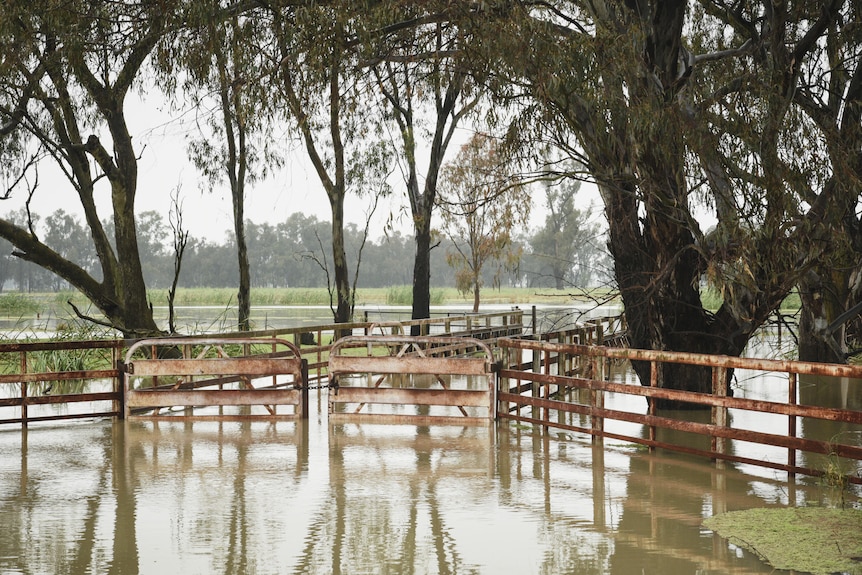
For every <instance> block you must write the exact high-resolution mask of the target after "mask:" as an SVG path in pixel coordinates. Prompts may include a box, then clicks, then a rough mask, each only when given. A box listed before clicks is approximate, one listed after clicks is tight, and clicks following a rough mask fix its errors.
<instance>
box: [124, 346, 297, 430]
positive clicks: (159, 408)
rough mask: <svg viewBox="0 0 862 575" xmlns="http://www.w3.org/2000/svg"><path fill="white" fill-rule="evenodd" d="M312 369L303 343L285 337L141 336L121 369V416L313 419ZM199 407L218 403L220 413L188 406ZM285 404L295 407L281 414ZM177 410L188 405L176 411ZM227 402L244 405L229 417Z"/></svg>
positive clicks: (150, 417)
mask: <svg viewBox="0 0 862 575" xmlns="http://www.w3.org/2000/svg"><path fill="white" fill-rule="evenodd" d="M252 348H254V351H255V353H253V354H252ZM262 349H263V350H267V349H268V351H262ZM307 369H308V363H307V362H306V361H305V360H304V359H302V357H301V353H300V351H299V348H297V347H296V346H295V345H294V344H292V343H290V342H289V341H286V340H283V339H277V338H269V339H253V338H159V339H147V340H142V341H138V342H136V343H135V344H134V345H132V346H131V347H130V348H129V350H128V351H127V352H126V357H125V361H124V362H123V363H122V364H121V366H120V370H121V371H122V372H123V401H124V410H123V414H124V417H126V418H127V419H129V418H136V419H144V418H145V419H166V418H171V419H176V418H178V417H180V418H185V419H195V420H207V419H210V420H212V419H216V420H219V421H222V420H225V419H257V420H259V419H273V420H274V419H288V418H290V419H308V385H307V383H306V380H307V379H308V375H307ZM196 406H202V407H212V406H218V413H216V414H204V415H199V414H197V413H195V412H194V410H192V409H189V408H194V407H196ZM282 406H292V408H293V409H292V412H291V413H284V411H279V408H281V407H282ZM177 407H181V408H184V410H183V411H180V412H176V411H173V410H172V409H171V408H177ZM226 407H227V408H237V407H245V408H247V409H246V410H244V411H237V410H231V413H228V414H226V413H224V408H226ZM165 408H167V409H169V411H168V413H167V414H165V412H164V411H163V410H164V409H165ZM253 408H256V409H258V412H257V413H255V412H253V411H252V409H253ZM264 410H265V411H264Z"/></svg>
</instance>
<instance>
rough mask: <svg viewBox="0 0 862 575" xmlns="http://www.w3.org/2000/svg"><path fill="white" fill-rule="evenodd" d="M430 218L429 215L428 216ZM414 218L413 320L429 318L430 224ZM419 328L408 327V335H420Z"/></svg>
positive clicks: (415, 326)
mask: <svg viewBox="0 0 862 575" xmlns="http://www.w3.org/2000/svg"><path fill="white" fill-rule="evenodd" d="M429 216H430V214H429ZM429 220H430V217H429V218H424V217H423V218H414V224H413V225H414V230H415V233H416V236H415V241H416V256H415V258H414V260H413V310H412V313H411V317H412V318H413V319H426V318H428V317H431V222H430V221H429ZM420 332H421V326H418V325H414V326H411V327H410V335H420Z"/></svg>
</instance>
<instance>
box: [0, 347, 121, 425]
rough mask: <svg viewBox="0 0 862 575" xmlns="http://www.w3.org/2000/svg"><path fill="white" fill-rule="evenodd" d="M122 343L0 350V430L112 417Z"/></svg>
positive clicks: (118, 411) (118, 401)
mask: <svg viewBox="0 0 862 575" xmlns="http://www.w3.org/2000/svg"><path fill="white" fill-rule="evenodd" d="M124 347H125V343H124V342H123V341H122V340H107V341H50V342H27V343H4V344H0V370H2V373H0V424H10V423H16V424H19V425H21V426H23V427H26V426H27V425H28V424H30V423H37V422H51V421H57V420H69V419H86V418H93V417H117V416H120V415H122V405H121V399H122V392H121V391H120V387H119V378H118V374H119V372H118V371H117V368H116V365H117V361H118V360H119V358H120V357H121V353H122V351H123V349H124Z"/></svg>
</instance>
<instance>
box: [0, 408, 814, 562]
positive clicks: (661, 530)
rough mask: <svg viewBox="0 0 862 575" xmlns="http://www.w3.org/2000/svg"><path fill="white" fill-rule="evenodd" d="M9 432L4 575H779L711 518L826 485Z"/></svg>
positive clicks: (3, 476)
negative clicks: (733, 542) (731, 541)
mask: <svg viewBox="0 0 862 575" xmlns="http://www.w3.org/2000/svg"><path fill="white" fill-rule="evenodd" d="M315 415H316V417H313V418H312V420H311V421H309V422H307V423H305V424H297V423H293V422H279V423H276V424H271V423H254V424H252V423H223V424H218V423H206V422H196V423H194V424H192V423H183V422H176V423H174V422H169V423H164V422H162V423H122V422H120V423H114V424H111V423H99V424H82V425H67V426H64V427H57V428H41V429H33V430H31V431H29V432H23V433H22V432H20V431H14V432H12V431H9V432H3V433H0V513H2V517H3V521H2V523H0V572H2V573H21V574H29V573H69V574H73V573H74V574H79V573H115V574H138V573H141V574H145V573H157V574H160V575H161V574H162V573H179V572H182V573H229V574H231V573H235V574H246V573H256V574H263V573H311V574H318V573H320V574H322V573H327V574H328V573H332V574H339V573H344V574H354V573H398V574H402V573H403V574H428V573H436V574H457V573H494V574H497V573H504V574H505V573H517V574H530V573H535V574H545V573H554V574H559V573H577V574H593V573H595V574H598V573H602V574H604V573H619V574H623V573H634V572H637V573H661V574H674V573H695V572H698V573H769V572H771V570H770V569H769V568H768V567H767V566H766V565H764V564H762V563H761V562H760V561H759V560H757V559H756V558H754V557H751V556H750V555H748V554H746V553H743V552H742V551H740V550H738V549H736V548H733V547H730V546H728V545H727V543H726V542H724V541H723V540H721V539H719V538H717V537H715V536H713V535H712V534H711V533H710V532H708V531H704V530H702V529H701V527H700V523H701V521H702V518H703V517H706V516H709V515H712V514H713V513H714V512H720V511H725V510H733V509H743V508H749V507H754V506H763V505H787V504H805V503H806V502H810V501H818V500H819V499H821V496H822V493H823V490H822V488H821V487H820V486H818V485H817V484H814V483H812V484H803V483H800V485H799V486H797V488H796V489H794V490H793V491H790V490H788V486H787V484H786V482H785V481H784V480H783V478H774V479H770V478H764V477H758V476H753V475H748V474H745V473H743V472H741V471H740V470H739V469H735V468H734V467H732V466H728V468H727V469H724V470H722V469H719V468H717V467H716V466H714V465H711V464H710V463H709V462H706V461H702V460H699V459H694V458H691V457H687V456H683V455H668V454H651V453H648V452H646V451H643V450H641V449H639V448H636V447H635V446H632V445H628V444H619V443H614V442H613V441H607V442H606V443H605V445H604V446H603V447H602V446H601V444H598V443H596V444H593V443H591V442H590V441H589V440H581V439H576V438H572V437H570V436H568V435H566V434H561V433H556V432H551V433H540V432H534V431H532V430H529V429H525V428H519V427H517V426H512V427H508V426H507V427H498V428H495V427H491V428H482V427H479V428H457V427H439V428H438V427H435V428H428V427H415V426H414V427H411V426H378V425H355V424H345V425H329V424H328V423H327V422H326V417H325V413H321V412H320V408H319V407H318V411H317V412H316V414H315Z"/></svg>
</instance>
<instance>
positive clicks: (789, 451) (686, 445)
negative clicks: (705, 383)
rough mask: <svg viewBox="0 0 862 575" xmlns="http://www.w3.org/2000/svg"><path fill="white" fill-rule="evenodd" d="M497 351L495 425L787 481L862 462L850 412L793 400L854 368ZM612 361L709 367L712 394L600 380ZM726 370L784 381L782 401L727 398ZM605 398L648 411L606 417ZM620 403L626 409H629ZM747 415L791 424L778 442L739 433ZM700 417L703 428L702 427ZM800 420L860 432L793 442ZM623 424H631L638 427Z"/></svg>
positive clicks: (602, 350)
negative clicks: (750, 469) (525, 426)
mask: <svg viewBox="0 0 862 575" xmlns="http://www.w3.org/2000/svg"><path fill="white" fill-rule="evenodd" d="M498 345H499V346H500V348H501V349H502V351H503V365H504V367H503V369H501V370H500V374H499V380H498V381H499V383H498V386H499V389H498V394H497V397H498V402H499V403H498V407H497V411H498V417H500V418H504V419H512V420H516V421H522V422H526V423H533V424H539V425H543V426H548V427H555V428H560V429H565V430H569V431H574V432H579V433H584V434H589V435H592V436H593V437H595V438H603V437H608V438H613V439H616V440H622V441H627V442H631V443H637V444H642V445H646V446H648V447H649V448H651V449H653V448H664V449H670V450H675V451H680V452H685V453H690V454H695V455H700V456H705V457H709V458H711V459H714V460H717V461H730V462H735V463H741V464H749V465H757V466H761V467H767V468H771V469H779V470H782V471H786V472H787V473H788V474H790V475H791V476H792V475H794V474H796V473H802V474H807V475H815V476H817V475H823V474H824V473H825V469H826V467H827V466H829V465H830V461H829V460H830V459H835V458H838V459H846V460H852V461H862V442H860V438H862V411H858V410H854V409H849V408H846V407H834V406H821V405H804V404H802V403H801V402H800V401H799V398H798V382H797V379H798V377H799V376H826V377H829V378H845V379H847V378H850V379H854V380H858V379H862V367H860V366H850V365H830V364H821V363H808V362H798V361H786V360H770V359H749V358H739V357H728V356H709V355H701V354H691V353H675V352H664V351H650V350H634V349H623V348H610V347H601V346H587V345H578V344H573V343H551V342H541V341H530V340H527V339H502V340H500V341H499V342H498ZM524 353H529V354H531V355H532V358H533V361H532V362H528V363H524V362H522V361H521V360H520V358H521V357H522V356H523V354H524ZM611 360H639V361H647V362H650V363H651V365H652V370H651V372H652V373H653V374H655V373H657V371H658V370H659V369H661V365H662V364H664V363H669V362H674V363H687V364H692V365H701V366H708V367H710V368H711V369H712V373H713V377H712V380H713V393H694V392H687V391H677V390H672V389H661V388H658V387H655V383H654V382H652V385H646V386H642V385H637V384H627V383H615V382H610V381H606V377H605V376H606V369H605V368H606V366H607V362H609V361H611ZM572 366H576V367H572ZM731 369H733V370H749V371H751V372H755V373H757V372H768V373H773V374H782V375H783V376H784V377H785V378H786V388H785V392H784V397H785V398H786V399H784V400H781V401H776V400H768V399H757V398H746V397H729V396H727V395H726V394H725V390H726V386H725V385H724V382H725V381H726V374H727V370H731ZM608 397H615V398H617V399H619V398H621V397H638V398H644V400H645V401H644V403H642V404H640V405H641V407H643V406H649V407H648V408H647V409H645V410H644V409H641V410H639V411H632V409H631V408H630V409H621V408H612V407H609V406H608V405H606V399H607V398H608ZM653 399H663V400H674V401H678V402H682V403H686V404H688V405H690V406H692V408H693V409H691V410H683V411H681V412H669V413H656V411H655V409H653V408H652V407H651V405H650V404H651V403H652V402H651V400H653ZM617 403H618V404H619V405H625V404H626V402H625V401H617ZM628 403H629V404H630V403H631V402H628ZM699 414H705V415H699ZM743 414H755V415H756V417H754V418H753V419H762V418H764V417H766V416H770V417H772V416H780V417H784V418H785V419H786V420H787V425H786V427H785V428H784V429H787V433H786V435H785V434H783V433H776V432H775V431H774V429H775V428H774V427H773V428H772V429H771V430H770V431H764V430H759V429H752V428H748V427H737V426H735V425H734V423H733V419H734V416H740V415H743ZM698 417H701V418H702V420H700V421H699V420H698ZM749 419H751V418H749ZM799 421H803V422H807V423H808V425H809V427H814V426H815V422H818V421H821V422H832V423H837V424H847V425H849V426H851V427H850V428H849V429H851V430H852V429H855V430H856V431H853V432H849V433H844V434H843V435H842V434H836V435H835V436H830V437H829V438H827V439H823V438H813V437H800V436H798V435H797V431H798V430H797V423H798V422H799ZM611 423H613V424H614V425H613V429H611V428H610V427H611ZM629 424H634V427H632V426H631V425H629ZM852 426H857V427H855V428H854V427H852ZM779 429H780V427H779ZM625 430H629V431H625ZM675 434H683V437H694V438H697V437H700V438H703V439H704V440H705V441H706V442H703V441H700V440H698V439H694V440H684V441H677V440H675V439H674V440H671V439H669V437H670V436H673V435H675ZM748 446H755V447H748ZM756 446H766V447H768V448H770V449H771V448H773V447H778V448H780V449H779V450H778V451H779V453H781V452H783V453H784V457H783V458H774V457H763V456H757V455H756V454H754V455H752V454H751V453H752V451H754V452H756V451H757V449H758V448H757V447H756ZM782 450H783V451H782ZM799 453H802V454H805V459H806V461H807V462H809V463H808V464H807V465H800V464H799V463H798V462H797V456H798V454H799ZM817 457H821V462H822V463H821V464H820V465H812V464H811V462H812V461H816V458H817ZM858 468H859V465H858V464H851V465H849V466H848V468H847V473H846V475H847V477H846V478H847V480H849V481H851V482H855V483H862V477H860V473H859V469H858ZM853 469H856V471H853Z"/></svg>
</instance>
